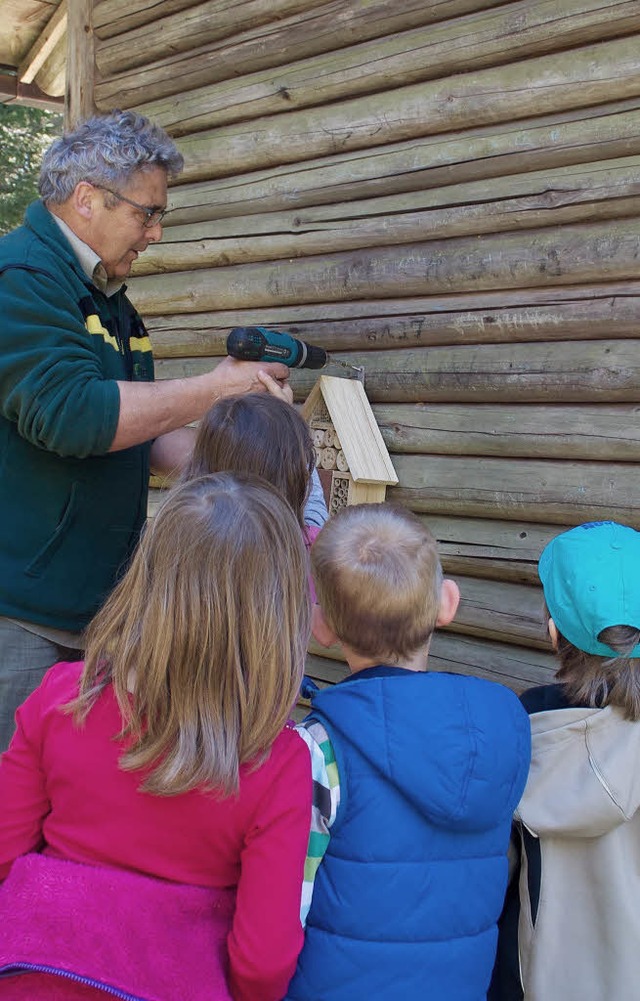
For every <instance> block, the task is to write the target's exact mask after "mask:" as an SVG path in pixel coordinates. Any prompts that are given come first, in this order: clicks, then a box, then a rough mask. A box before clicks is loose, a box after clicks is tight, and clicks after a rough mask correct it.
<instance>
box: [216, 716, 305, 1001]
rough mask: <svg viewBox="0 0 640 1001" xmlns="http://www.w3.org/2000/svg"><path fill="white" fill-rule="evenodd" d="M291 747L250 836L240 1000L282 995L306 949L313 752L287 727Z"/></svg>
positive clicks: (235, 950)
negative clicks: (303, 917) (303, 902)
mask: <svg viewBox="0 0 640 1001" xmlns="http://www.w3.org/2000/svg"><path fill="white" fill-rule="evenodd" d="M283 737H284V738H285V739H286V746H285V750H284V754H282V753H281V754H280V757H279V760H278V761H277V762H267V763H266V765H265V766H263V767H273V766H274V765H275V770H274V772H273V774H272V775H271V776H270V780H269V783H268V787H267V790H266V792H265V794H264V796H263V797H262V800H261V802H260V804H259V807H258V809H257V811H256V813H255V816H254V822H253V826H252V828H251V829H250V831H249V833H248V834H247V836H246V838H245V843H244V848H243V852H242V858H241V872H240V881H239V884H238V890H237V899H236V912H235V917H234V921H233V927H232V929H231V932H230V934H229V939H228V945H229V982H230V987H231V993H232V995H233V997H234V999H235V1001H280V999H281V998H282V997H284V995H285V994H286V991H287V987H288V985H289V980H290V979H291V977H292V976H293V973H294V970H295V966H296V960H297V958H298V953H299V952H300V950H301V948H302V943H303V931H302V926H301V924H300V894H301V888H302V880H303V874H304V862H305V856H306V851H307V844H308V840H309V818H310V816H311V770H310V766H309V752H308V751H307V747H306V745H305V744H304V742H303V741H302V740H301V739H300V737H299V736H298V735H297V734H296V733H295V732H294V731H285V734H284V735H283Z"/></svg>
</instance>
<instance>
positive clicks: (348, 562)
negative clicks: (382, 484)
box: [311, 504, 442, 658]
mask: <svg viewBox="0 0 640 1001" xmlns="http://www.w3.org/2000/svg"><path fill="white" fill-rule="evenodd" d="M311 566H312V573H313V579H314V583H315V586H316V593H317V596H318V602H319V604H320V606H321V608H322V610H323V613H324V615H325V618H326V620H327V622H328V623H329V625H330V626H331V628H332V629H333V631H334V632H335V633H336V635H337V636H338V638H339V639H340V640H341V642H343V643H345V644H347V646H349V647H351V649H352V650H354V651H355V652H356V653H358V654H360V655H362V656H366V657H395V658H398V657H405V656H408V655H410V654H413V653H415V652H416V651H418V650H420V649H421V647H423V646H425V645H426V644H427V642H428V640H429V637H430V636H431V634H432V632H433V630H434V629H435V625H436V620H437V618H438V613H439V607H440V591H441V586H442V569H441V567H440V560H439V559H438V550H437V546H436V542H435V539H434V538H433V536H432V534H431V532H430V531H429V529H428V528H427V527H426V526H425V525H424V524H423V523H422V522H421V521H420V520H419V519H418V518H417V517H416V516H415V515H413V514H411V513H410V512H409V511H406V510H404V509H403V508H399V507H395V506H392V505H390V504H360V505H354V506H353V507H347V508H344V509H343V510H342V511H341V512H339V513H338V514H336V515H334V517H332V518H330V519H329V521H328V522H327V523H326V525H325V526H324V527H323V529H322V531H321V532H320V534H319V535H318V538H317V539H316V541H315V543H314V544H313V546H312V549H311Z"/></svg>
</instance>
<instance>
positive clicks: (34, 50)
mask: <svg viewBox="0 0 640 1001" xmlns="http://www.w3.org/2000/svg"><path fill="white" fill-rule="evenodd" d="M66 30H67V0H60V5H59V7H58V8H57V9H56V11H55V13H54V14H53V16H52V17H51V19H50V20H49V23H48V24H47V26H46V28H45V29H44V31H43V32H42V33H41V34H40V36H39V37H38V39H37V40H36V42H35V43H34V45H32V46H31V49H30V50H29V52H28V54H27V55H26V56H25V58H24V59H23V60H22V62H21V63H20V65H19V66H18V79H19V80H20V81H21V82H22V83H33V81H34V80H35V78H36V74H37V73H38V71H39V70H40V68H41V67H42V66H43V65H44V63H45V62H46V61H47V59H48V58H49V56H50V55H51V53H52V52H53V50H54V49H55V47H56V45H57V44H58V42H59V41H60V39H61V38H62V36H63V35H64V33H65V31H66Z"/></svg>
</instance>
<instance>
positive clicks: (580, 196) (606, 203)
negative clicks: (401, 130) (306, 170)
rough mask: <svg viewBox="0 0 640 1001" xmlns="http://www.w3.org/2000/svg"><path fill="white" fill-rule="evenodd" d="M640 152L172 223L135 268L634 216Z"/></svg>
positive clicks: (187, 266)
mask: <svg viewBox="0 0 640 1001" xmlns="http://www.w3.org/2000/svg"><path fill="white" fill-rule="evenodd" d="M639 173H640V157H625V158H624V159H617V160H610V161H607V162H605V163H604V164H603V163H595V164H587V165H577V166H571V167H561V168H557V169H555V170H552V171H550V170H543V171H532V172H531V173H528V174H515V175H512V176H509V177H501V178H491V179H485V180H482V181H476V182H472V183H468V184H453V185H447V186H446V187H444V188H436V189H432V190H429V191H420V192H417V191H412V192H407V193H404V194H399V195H390V196H385V197H382V198H368V199H363V200H361V201H355V202H343V203H341V204H338V205H331V206H328V205H321V206H314V207H312V208H303V209H295V210H292V211H289V212H269V213H266V214H264V215H247V216H241V217H239V218H234V219H219V220H216V221H207V222H202V223H196V224H188V225H182V226H171V227H169V228H168V229H167V231H166V233H165V236H164V239H163V241H162V243H158V244H151V245H150V247H149V248H148V249H147V251H146V252H145V254H144V255H143V256H142V257H141V258H140V259H139V260H138V261H136V262H134V266H133V269H132V274H134V275H145V274H154V273H156V272H172V271H190V270H193V269H194V268H210V267H219V266H224V265H228V264H246V263H248V262H253V261H265V260H277V259H278V258H285V257H289V258H291V257H306V256H310V255H313V254H323V253H328V252H335V251H344V250H356V249H361V248H366V247H382V246H390V245H393V244H403V243H405V244H406V243H413V242H416V243H417V242H421V241H424V240H425V239H428V240H437V239H442V238H451V237H457V236H469V235H471V234H474V235H479V234H485V233H502V232H513V231H517V230H523V229H538V228H541V227H544V226H559V225H566V224H570V223H580V222H596V221H598V220H599V219H616V218H625V217H626V216H638V215H639V214H640V183H639V182H638V176H639Z"/></svg>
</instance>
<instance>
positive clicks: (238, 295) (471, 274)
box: [131, 216, 640, 315]
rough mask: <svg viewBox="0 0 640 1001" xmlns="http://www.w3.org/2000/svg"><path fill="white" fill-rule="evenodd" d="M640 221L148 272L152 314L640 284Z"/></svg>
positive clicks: (143, 296) (143, 292)
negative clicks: (543, 287)
mask: <svg viewBox="0 0 640 1001" xmlns="http://www.w3.org/2000/svg"><path fill="white" fill-rule="evenodd" d="M639 244H640V218H638V217H635V216H633V217H628V218H624V219H616V220H609V221H606V222H600V223H593V224H581V225H572V226H562V227H558V228H557V229H556V228H550V229H538V230H527V231H526V234H521V233H500V234H489V235H486V236H477V237H457V238H454V239H450V240H432V241H430V242H424V243H411V244H401V245H398V246H393V247H374V248H365V249H363V250H359V251H349V252H342V253H336V254H319V255H316V256H314V257H308V258H301V259H295V260H294V259H291V260H290V259H285V260H282V259H281V260H278V261H268V262H258V263H255V264H245V265H243V266H241V267H233V266H229V267H220V268H213V269H206V270H204V269H203V270H198V271H187V272H174V273H171V274H166V275H151V276H143V277H140V278H138V279H136V280H135V283H132V285H131V294H132V298H133V299H134V300H135V302H136V304H137V306H138V308H139V309H140V311H141V312H142V313H143V314H145V315H152V314H162V313H167V312H176V313H188V312H202V311H206V310H213V309H239V308H242V307H244V308H257V307H261V306H273V305H275V304H278V305H297V304H299V303H313V302H325V301H327V300H333V301H336V300H349V299H362V298H380V299H384V298H387V297H397V296H398V295H399V294H403V295H405V296H423V295H433V296H435V295H447V294H449V295H450V294H452V293H454V292H459V293H464V292H482V291H489V290H495V289H507V288H526V287H527V286H529V287H539V286H541V285H547V286H548V285H569V284H581V285H584V284H589V283H590V282H593V283H601V282H606V281H623V280H635V279H636V278H637V274H638V246H639Z"/></svg>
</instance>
